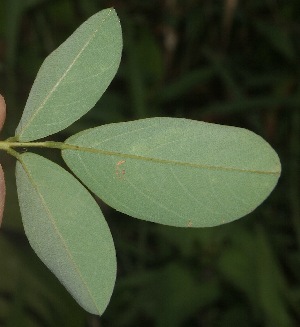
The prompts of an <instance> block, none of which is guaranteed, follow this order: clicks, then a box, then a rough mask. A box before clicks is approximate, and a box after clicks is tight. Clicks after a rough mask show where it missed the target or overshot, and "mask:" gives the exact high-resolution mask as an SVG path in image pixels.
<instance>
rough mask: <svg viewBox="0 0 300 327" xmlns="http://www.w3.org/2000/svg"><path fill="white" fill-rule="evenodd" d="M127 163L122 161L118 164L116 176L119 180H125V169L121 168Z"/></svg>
mask: <svg viewBox="0 0 300 327" xmlns="http://www.w3.org/2000/svg"><path fill="white" fill-rule="evenodd" d="M125 162H126V160H120V161H118V162H117V164H116V176H117V178H119V179H123V178H124V176H125V173H126V171H125V169H122V168H121V166H122V165H123V164H124V163H125Z"/></svg>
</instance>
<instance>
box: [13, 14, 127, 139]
mask: <svg viewBox="0 0 300 327" xmlns="http://www.w3.org/2000/svg"><path fill="white" fill-rule="evenodd" d="M121 51H122V32H121V26H120V22H119V19H118V16H117V14H116V12H115V11H114V9H106V10H103V11H101V12H99V13H97V14H95V15H94V16H92V17H91V18H89V19H88V20H87V21H86V22H85V23H83V24H82V25H81V26H80V27H79V28H78V29H77V30H76V31H75V32H74V33H73V34H72V35H71V36H70V37H69V38H68V39H67V40H66V41H65V42H64V43H63V44H62V45H60V46H59V47H58V48H57V49H56V50H55V51H54V52H52V53H51V54H50V55H49V56H48V57H47V58H46V60H45V61H44V63H43V65H42V66H41V68H40V70H39V72H38V75H37V78H36V80H35V82H34V84H33V86H32V89H31V92H30V95H29V98H28V100H27V103H26V106H25V109H24V113H23V116H22V118H21V121H20V123H19V125H18V127H17V130H16V136H17V137H18V138H19V140H21V141H32V140H36V139H38V138H42V137H45V136H48V135H51V134H53V133H56V132H59V131H60V130H62V129H64V128H66V127H68V126H69V125H71V124H72V123H73V122H74V121H76V120H77V119H79V118H80V117H81V116H82V115H84V114H85V113H86V112H87V111H89V110H90V109H91V108H92V107H93V106H94V105H95V104H96V102H97V101H98V100H99V98H100V97H101V95H102V94H103V93H104V91H105V90H106V89H107V87H108V85H109V84H110V82H111V80H112V79H113V77H114V76H115V74H116V72H117V69H118V67H119V63H120V59H121Z"/></svg>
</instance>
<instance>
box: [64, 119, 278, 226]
mask: <svg viewBox="0 0 300 327" xmlns="http://www.w3.org/2000/svg"><path fill="white" fill-rule="evenodd" d="M66 143H67V144H71V145H76V146H78V147H80V149H78V150H69V149H67V150H63V151H62V154H63V158H64V160H65V162H66V163H67V165H68V166H69V167H70V168H71V169H72V171H73V172H74V173H75V174H76V175H77V176H78V177H79V178H80V179H81V180H82V181H83V182H84V183H85V184H86V185H87V187H88V188H90V189H91V190H92V191H93V192H94V193H95V194H97V195H98V196H99V197H100V198H101V199H102V200H103V201H105V202H106V203H107V204H108V205H110V206H111V207H113V208H115V209H116V210H118V211H121V212H123V213H126V214H128V215H131V216H133V217H136V218H140V219H144V220H149V221H153V222H157V223H161V224H166V225H171V226H180V227H208V226H215V225H220V224H223V223H228V222H230V221H233V220H235V219H237V218H240V217H242V216H244V215H246V214H248V213H249V212H251V211H252V210H254V209H255V208H256V207H257V206H258V205H259V204H260V203H261V202H262V201H263V200H264V199H265V198H266V197H267V196H268V195H269V194H270V192H271V191H272V190H273V188H274V187H275V185H276V183H277V180H278V178H279V175H280V170H281V166H280V161H279V158H278V156H277V154H276V152H275V151H274V150H273V149H272V148H271V146H270V145H269V144H268V143H267V142H266V141H264V140H263V139H262V138H261V137H260V136H258V135H256V134H254V133H252V132H250V131H248V130H245V129H241V128H236V127H229V126H222V125H216V124H210V123H204V122H197V121H193V120H188V119H179V118H149V119H142V120H137V121H132V122H125V123H118V124H109V125H104V126H100V127H96V128H93V129H89V130H86V131H83V132H81V133H78V134H76V135H74V136H72V137H70V138H69V139H67V140H66Z"/></svg>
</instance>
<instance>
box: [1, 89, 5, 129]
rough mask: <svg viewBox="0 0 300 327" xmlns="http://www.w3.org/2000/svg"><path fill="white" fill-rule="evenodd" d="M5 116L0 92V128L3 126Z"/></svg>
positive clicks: (3, 101) (3, 102)
mask: <svg viewBox="0 0 300 327" xmlns="http://www.w3.org/2000/svg"><path fill="white" fill-rule="evenodd" d="M5 117H6V104H5V100H4V98H3V96H2V95H1V94H0V130H1V129H2V127H3V124H4V121H5Z"/></svg>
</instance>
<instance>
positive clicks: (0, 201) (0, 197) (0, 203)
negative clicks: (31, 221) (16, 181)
mask: <svg viewBox="0 0 300 327" xmlns="http://www.w3.org/2000/svg"><path fill="white" fill-rule="evenodd" d="M5 117H6V105H5V101H4V98H3V96H2V95H1V94H0V130H1V129H2V127H3V124H4V121H5ZM4 202H5V180H4V173H3V169H2V166H1V164H0V226H1V223H2V217H3V209H4Z"/></svg>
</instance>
